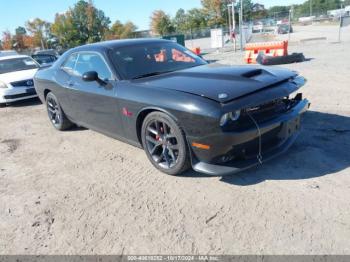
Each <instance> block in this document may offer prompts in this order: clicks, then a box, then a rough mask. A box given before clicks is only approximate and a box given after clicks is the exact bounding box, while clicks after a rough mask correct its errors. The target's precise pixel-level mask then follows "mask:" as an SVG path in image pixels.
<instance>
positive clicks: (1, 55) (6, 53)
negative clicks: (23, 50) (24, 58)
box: [0, 50, 18, 57]
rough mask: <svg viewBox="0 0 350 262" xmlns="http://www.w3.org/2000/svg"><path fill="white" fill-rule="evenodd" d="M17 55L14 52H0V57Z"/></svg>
mask: <svg viewBox="0 0 350 262" xmlns="http://www.w3.org/2000/svg"><path fill="white" fill-rule="evenodd" d="M11 55H18V53H17V51H16V50H3V51H0V57H4V56H11Z"/></svg>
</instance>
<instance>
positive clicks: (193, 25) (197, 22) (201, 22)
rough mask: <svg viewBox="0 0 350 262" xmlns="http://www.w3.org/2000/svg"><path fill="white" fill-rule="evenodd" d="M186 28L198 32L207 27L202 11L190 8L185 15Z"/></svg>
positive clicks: (205, 17)
mask: <svg viewBox="0 0 350 262" xmlns="http://www.w3.org/2000/svg"><path fill="white" fill-rule="evenodd" d="M187 20H188V27H189V29H191V30H192V31H193V30H198V29H201V28H205V27H208V26H209V25H208V20H207V16H206V14H205V12H204V11H203V9H199V8H192V9H190V10H189V11H188V14H187Z"/></svg>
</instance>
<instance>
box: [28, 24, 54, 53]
mask: <svg viewBox="0 0 350 262" xmlns="http://www.w3.org/2000/svg"><path fill="white" fill-rule="evenodd" d="M26 28H27V30H28V31H29V32H30V33H31V34H32V36H33V38H34V44H35V46H41V48H43V49H44V48H47V40H48V39H49V37H50V29H51V24H50V23H49V22H47V21H45V20H42V19H40V18H35V19H32V20H29V21H27V22H26Z"/></svg>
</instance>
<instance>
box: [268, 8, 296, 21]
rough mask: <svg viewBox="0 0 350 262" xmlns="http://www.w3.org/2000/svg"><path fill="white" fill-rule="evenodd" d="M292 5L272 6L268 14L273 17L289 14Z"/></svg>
mask: <svg viewBox="0 0 350 262" xmlns="http://www.w3.org/2000/svg"><path fill="white" fill-rule="evenodd" d="M289 10H290V6H271V7H270V8H269V9H268V10H267V14H268V16H269V17H271V18H275V19H279V18H284V17H286V16H288V15H289Z"/></svg>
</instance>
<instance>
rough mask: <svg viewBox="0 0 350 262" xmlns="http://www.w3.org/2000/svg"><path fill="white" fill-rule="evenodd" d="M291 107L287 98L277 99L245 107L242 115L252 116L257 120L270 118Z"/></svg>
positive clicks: (261, 120)
mask: <svg viewBox="0 0 350 262" xmlns="http://www.w3.org/2000/svg"><path fill="white" fill-rule="evenodd" d="M288 109H289V107H288V103H287V101H286V99H276V100H273V101H270V102H268V103H264V104H261V105H259V106H256V107H250V108H246V109H243V111H242V117H243V118H244V117H249V116H248V114H249V115H250V116H252V117H253V118H254V119H255V120H256V121H257V122H264V121H267V120H270V119H272V118H274V117H276V116H277V115H279V114H281V113H284V112H286V111H287V110H288Z"/></svg>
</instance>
